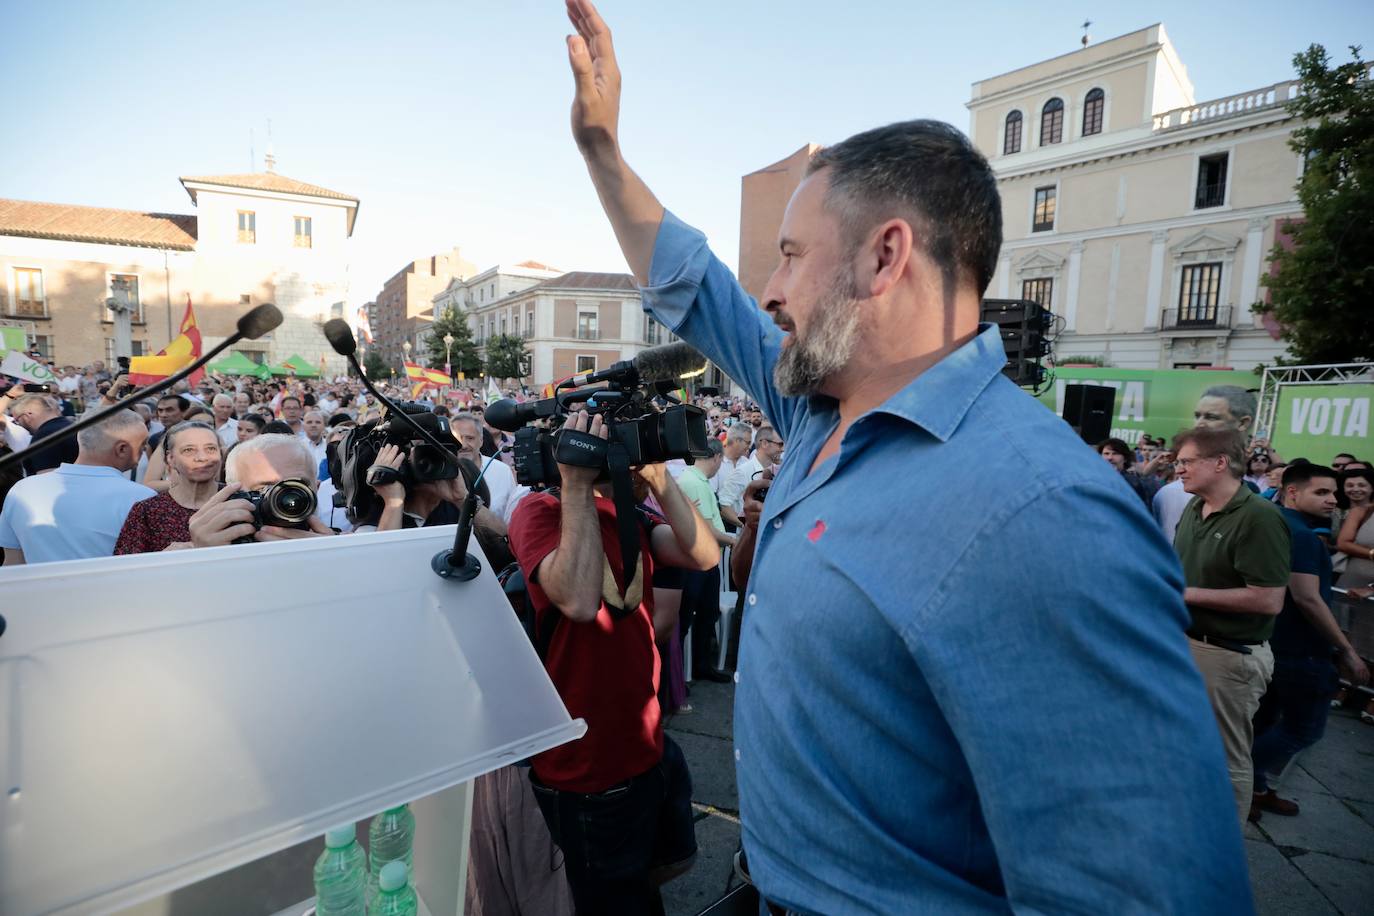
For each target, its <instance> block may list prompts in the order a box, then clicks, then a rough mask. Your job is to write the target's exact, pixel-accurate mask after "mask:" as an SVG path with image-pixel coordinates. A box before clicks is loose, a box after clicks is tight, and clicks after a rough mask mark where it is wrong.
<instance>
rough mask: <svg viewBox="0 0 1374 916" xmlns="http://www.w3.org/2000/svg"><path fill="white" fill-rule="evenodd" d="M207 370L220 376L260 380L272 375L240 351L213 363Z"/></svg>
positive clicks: (264, 367)
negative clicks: (240, 376) (239, 376)
mask: <svg viewBox="0 0 1374 916" xmlns="http://www.w3.org/2000/svg"><path fill="white" fill-rule="evenodd" d="M206 368H208V369H209V370H210V371H211V372H215V373H218V374H220V375H251V376H254V377H256V378H260V379H265V378H269V377H271V375H272V373H271V372H270V371H269V370H268V368H267V367H266V366H264V365H262V364H260V363H255V362H253V361H252V360H251V359H249V358H248V357H247V356H244V355H243V354H242V353H240V352H239V351H238V350H235V351H233V352H232V353H231V354H230V355H229V356H228V357H226V358H225V359H222V360H220V361H219V362H217V363H211V364H210V365H209V366H207V367H206Z"/></svg>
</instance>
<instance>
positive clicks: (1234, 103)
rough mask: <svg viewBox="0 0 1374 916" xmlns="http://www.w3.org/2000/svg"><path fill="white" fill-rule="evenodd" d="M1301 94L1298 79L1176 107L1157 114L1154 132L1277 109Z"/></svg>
mask: <svg viewBox="0 0 1374 916" xmlns="http://www.w3.org/2000/svg"><path fill="white" fill-rule="evenodd" d="M1298 92H1299V82H1298V80H1285V81H1284V82H1282V83H1275V84H1274V85H1272V86H1265V87H1264V88H1263V89H1254V90H1252V91H1250V92H1241V93H1238V94H1236V95H1228V96H1226V97H1225V98H1222V99H1212V100H1211V101H1208V102H1201V103H1199V104H1197V105H1189V106H1187V107H1185V108H1175V109H1173V110H1172V111H1165V112H1162V113H1160V114H1157V115H1155V117H1154V129H1155V130H1175V129H1177V128H1180V127H1191V126H1192V125H1194V124H1197V123H1199V122H1201V121H1218V120H1221V119H1222V118H1234V117H1237V116H1239V115H1243V114H1249V113H1250V112H1253V111H1262V110H1263V109H1266V108H1278V107H1280V106H1282V105H1286V104H1288V102H1289V101H1290V100H1291V99H1294V98H1296V97H1297V95H1298Z"/></svg>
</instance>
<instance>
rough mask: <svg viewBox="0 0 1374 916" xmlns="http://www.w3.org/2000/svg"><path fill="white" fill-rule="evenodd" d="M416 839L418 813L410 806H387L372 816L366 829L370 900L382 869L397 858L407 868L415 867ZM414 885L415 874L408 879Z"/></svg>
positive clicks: (374, 893) (374, 892)
mask: <svg viewBox="0 0 1374 916" xmlns="http://www.w3.org/2000/svg"><path fill="white" fill-rule="evenodd" d="M414 842H415V815H414V814H412V813H411V811H410V805H401V806H400V807H397V808H388V809H387V810H386V811H383V812H382V813H381V814H379V815H377V816H376V817H374V818H373V819H372V823H371V824H370V825H369V826H368V828H367V861H368V865H369V869H368V878H367V881H368V884H367V889H368V894H367V899H368V900H371V899H372V898H373V897H374V896H375V895H376V893H377V885H378V882H380V880H381V876H382V869H383V868H384V867H385V866H386V864H387V863H388V862H395V861H397V860H398V859H399V860H400V861H402V862H404V863H405V864H406V871H407V873H409V871H410V869H412V868H414V867H415V857H414V854H413V853H412V851H411V847H412V845H413V844H414ZM407 880H408V881H410V882H411V883H412V884H413V883H414V877H413V876H412V877H411V878H408V879H407Z"/></svg>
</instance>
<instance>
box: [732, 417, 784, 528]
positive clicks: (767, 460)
mask: <svg viewBox="0 0 1374 916" xmlns="http://www.w3.org/2000/svg"><path fill="white" fill-rule="evenodd" d="M730 428H731V429H732V430H733V429H734V428H735V427H733V426H732V427H730ZM742 429H743V430H744V431H745V434H746V435H752V436H753V439H754V444H755V445H756V448H755V449H754V454H752V455H750V456H749V457H748V458H746V459H744V460H742V461H740V462H739V464H738V465H736V467H735V470H734V473H732V474H731V475H730V479H729V480H728V481H726V484H725V486H723V487H721V492H720V504H721V505H722V506H725V507H727V508H729V509H730V510H731V511H732V512H733V513H734V515H735V517H736V518H737V519H742V518H744V490H745V488H746V487H748V486H749V483H750V481H752V480H754V479H755V478H756V477H757V476H758V475H759V474H761V473H763V469H764V468H766V467H772V466H773V465H775V464H777V463H778V459H779V458H780V457H781V456H782V437H780V436H779V435H778V432H777V430H775V429H773V427H771V426H761V427H759V428H758V429H757V430H752V429H750V427H749V426H748V425H744V426H742ZM727 500H728V502H727ZM722 515H724V513H722Z"/></svg>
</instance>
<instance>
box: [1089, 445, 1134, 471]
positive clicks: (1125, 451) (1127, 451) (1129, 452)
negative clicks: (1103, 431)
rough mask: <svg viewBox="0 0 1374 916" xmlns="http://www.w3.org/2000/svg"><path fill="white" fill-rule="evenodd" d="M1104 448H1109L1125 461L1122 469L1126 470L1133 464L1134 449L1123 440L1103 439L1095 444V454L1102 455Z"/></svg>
mask: <svg viewBox="0 0 1374 916" xmlns="http://www.w3.org/2000/svg"><path fill="white" fill-rule="evenodd" d="M1104 448H1109V449H1111V450H1112V451H1114V452H1116V453H1117V454H1118V455H1120V456H1121V457H1123V458H1125V459H1126V463H1125V464H1123V465H1122V467H1126V468H1128V467H1130V466H1131V465H1133V464H1135V449H1133V448H1131V447H1130V446H1129V445H1127V444H1126V441H1125V440H1124V439H1103V440H1102V441H1101V442H1099V443H1097V453H1098V454H1099V455H1100V454H1102V450H1103V449H1104Z"/></svg>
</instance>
